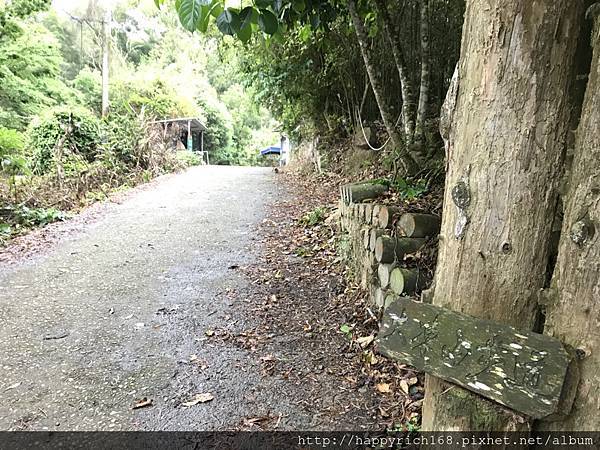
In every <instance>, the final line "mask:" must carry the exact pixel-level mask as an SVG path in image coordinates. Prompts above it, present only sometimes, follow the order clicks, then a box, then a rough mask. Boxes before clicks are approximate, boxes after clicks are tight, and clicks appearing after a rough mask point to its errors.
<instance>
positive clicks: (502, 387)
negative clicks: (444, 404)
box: [377, 298, 572, 418]
mask: <svg viewBox="0 0 600 450" xmlns="http://www.w3.org/2000/svg"><path fill="white" fill-rule="evenodd" d="M377 343H378V349H379V352H380V353H382V354H384V355H386V356H388V357H390V358H394V359H397V360H399V361H401V362H404V363H406V364H410V365H411V366H414V367H416V368H417V369H419V370H423V371H425V372H427V373H430V374H432V375H434V376H436V377H438V378H442V379H444V380H446V381H450V382H453V383H456V384H458V385H460V386H462V387H464V388H466V389H469V390H471V391H474V392H477V393H478V394H480V395H482V396H483V397H486V398H489V399H492V400H494V401H496V402H498V403H501V404H503V405H505V406H507V407H509V408H511V409H514V410H516V411H519V412H521V413H524V414H527V415H530V416H532V417H534V418H543V417H547V416H549V415H552V414H554V413H556V412H557V409H558V407H559V400H560V396H561V391H562V388H563V384H564V382H565V378H566V374H567V368H568V366H569V363H570V361H571V360H572V357H571V356H570V354H569V353H568V352H567V350H566V349H565V348H564V346H563V345H562V344H561V342H560V341H558V340H556V339H554V338H551V337H549V336H545V335H542V334H537V333H522V332H519V331H517V330H516V329H514V328H512V327H509V326H506V325H501V324H498V323H494V322H490V321H487V320H480V319H475V318H473V317H470V316H467V315H464V314H459V313H456V312H453V311H450V310H447V309H444V308H440V307H438V306H434V305H430V304H426V303H417V302H414V301H412V300H409V299H407V298H400V299H398V300H397V301H395V302H394V303H392V304H391V305H390V306H389V307H388V309H387V310H386V311H385V314H384V319H383V325H382V328H381V330H380V336H379V337H378V339H377Z"/></svg>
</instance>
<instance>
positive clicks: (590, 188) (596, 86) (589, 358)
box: [537, 4, 600, 431]
mask: <svg viewBox="0 0 600 450" xmlns="http://www.w3.org/2000/svg"><path fill="white" fill-rule="evenodd" d="M598 9H600V4H596V6H595V7H594V9H590V13H592V14H591V15H596V14H597V13H596V14H593V13H594V12H595V11H597V10H598ZM592 47H593V49H594V53H593V57H592V65H591V69H590V76H589V81H588V85H587V89H586V96H585V99H584V104H583V110H582V114H581V120H580V122H579V127H578V130H577V135H576V140H575V150H574V159H573V165H572V169H571V174H570V179H569V184H568V185H569V190H568V192H567V194H566V196H565V215H564V221H563V228H562V232H561V240H560V244H559V254H558V259H557V263H556V267H555V270H554V277H553V282H552V289H551V292H550V295H549V296H548V299H549V300H550V303H549V304H548V305H547V319H546V324H545V330H544V332H545V333H547V334H550V335H553V336H555V337H558V338H559V339H560V340H562V341H563V342H565V343H567V344H569V345H571V346H573V347H574V348H576V349H579V352H578V353H579V354H580V356H581V357H582V360H581V361H580V364H579V371H580V377H581V380H580V383H579V388H578V392H577V396H576V398H575V405H574V408H573V411H572V413H571V414H570V415H569V417H568V418H567V419H566V420H564V421H561V422H541V423H538V424H537V428H538V429H541V430H543V429H546V430H548V429H549V430H557V431H559V430H564V431H567V430H580V431H597V430H599V429H600V411H599V409H600V403H599V400H598V399H599V398H600V329H599V327H598V325H599V324H600V129H599V128H598V124H599V123H600V19H599V18H598V16H597V15H596V17H595V27H594V31H593V34H592Z"/></svg>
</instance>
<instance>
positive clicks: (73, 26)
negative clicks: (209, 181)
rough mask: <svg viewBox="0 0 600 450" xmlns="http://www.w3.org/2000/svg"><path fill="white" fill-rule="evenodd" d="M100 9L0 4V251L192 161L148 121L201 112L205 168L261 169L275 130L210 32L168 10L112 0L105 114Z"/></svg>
mask: <svg viewBox="0 0 600 450" xmlns="http://www.w3.org/2000/svg"><path fill="white" fill-rule="evenodd" d="M104 13H105V11H104V9H103V2H95V1H90V2H88V1H83V0H82V1H80V2H61V1H58V2H54V3H53V4H52V5H51V4H50V2H49V1H42V0H15V1H13V2H10V3H8V4H7V5H6V6H4V7H1V15H2V22H1V25H0V67H1V69H0V161H1V166H0V244H1V243H3V242H6V241H7V240H8V239H9V238H10V237H12V236H14V235H17V234H20V233H22V232H24V231H26V230H27V229H29V228H31V227H34V226H40V225H44V224H46V223H49V222H52V221H56V220H61V219H63V218H65V217H67V213H68V212H69V211H73V210H78V209H80V208H81V207H83V206H85V205H87V204H89V203H91V202H94V201H97V200H101V199H104V198H106V197H107V196H108V195H109V194H110V193H111V192H112V191H114V190H119V189H125V188H127V187H130V186H134V185H136V184H139V183H143V182H148V181H150V180H151V179H152V178H154V177H156V176H159V175H161V174H165V173H168V172H173V171H177V170H180V169H182V168H185V167H187V166H190V165H195V164H200V163H201V162H202V160H201V158H200V157H199V156H197V155H194V154H191V153H190V152H188V151H186V150H180V151H174V150H173V149H172V148H171V146H168V145H165V140H164V137H163V136H161V133H160V130H159V129H157V127H152V126H151V123H152V122H153V121H155V120H161V119H165V118H175V117H198V118H200V120H201V121H202V122H203V123H204V124H206V126H207V127H208V131H207V132H206V133H205V141H204V144H205V149H206V150H208V151H209V152H210V162H211V163H212V164H239V165H245V164H260V163H262V161H261V160H260V159H259V157H258V154H259V150H260V149H261V148H263V147H266V146H268V145H272V144H273V143H275V142H277V141H278V139H279V135H278V134H276V133H275V131H274V130H275V128H276V127H277V123H276V122H275V121H274V120H273V119H272V117H271V115H270V113H269V112H268V111H267V109H266V108H265V107H264V106H263V104H262V103H261V102H257V101H254V95H255V91H254V90H253V88H252V87H250V86H249V85H247V84H246V83H245V82H244V80H245V78H244V76H243V74H242V71H241V69H240V64H242V61H240V60H239V58H238V57H237V56H236V52H235V51H233V49H227V47H226V45H224V44H221V43H220V41H219V40H217V39H215V37H214V36H211V35H206V36H202V37H199V36H198V35H195V36H191V35H186V34H184V33H183V30H182V29H181V27H180V25H179V21H178V19H177V15H176V13H175V12H174V11H172V10H171V11H170V10H163V11H159V10H157V9H156V6H155V5H154V2H152V1H131V2H130V1H122V2H116V6H115V9H114V10H113V12H112V33H111V36H110V49H111V50H110V52H111V53H110V75H111V76H110V110H109V113H108V114H107V115H106V116H105V117H102V76H101V69H102V48H103V27H102V20H103V18H104Z"/></svg>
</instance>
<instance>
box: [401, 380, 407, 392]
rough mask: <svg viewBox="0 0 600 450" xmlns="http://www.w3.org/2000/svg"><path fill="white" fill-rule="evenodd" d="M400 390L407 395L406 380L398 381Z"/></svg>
mask: <svg viewBox="0 0 600 450" xmlns="http://www.w3.org/2000/svg"><path fill="white" fill-rule="evenodd" d="M400 388H401V389H402V391H403V392H404V393H405V394H406V395H408V382H407V381H406V380H400Z"/></svg>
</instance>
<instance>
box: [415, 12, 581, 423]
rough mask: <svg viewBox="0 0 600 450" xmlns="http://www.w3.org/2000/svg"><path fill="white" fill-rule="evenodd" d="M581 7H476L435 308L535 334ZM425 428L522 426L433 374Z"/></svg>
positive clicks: (462, 66)
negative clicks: (567, 93)
mask: <svg viewBox="0 0 600 450" xmlns="http://www.w3.org/2000/svg"><path fill="white" fill-rule="evenodd" d="M582 9H583V5H582V2H581V1H575V2H574V1H572V0H555V1H547V0H531V1H519V0H469V1H468V2H467V10H466V15H465V24H464V31H463V41H462V48H461V60H460V63H459V79H460V88H459V93H458V98H457V106H456V111H455V113H454V121H453V124H452V127H451V131H450V136H449V142H448V159H449V161H448V163H449V164H448V165H449V168H448V174H447V178H446V192H445V199H444V214H443V224H442V232H441V237H440V252H439V260H438V269H437V273H436V281H435V291H434V298H433V303H434V304H436V305H439V306H442V307H446V308H449V309H452V310H455V311H458V312H462V313H466V314H469V315H472V316H474V317H479V318H483V319H489V320H493V321H496V322H500V323H504V324H508V325H512V326H515V327H516V328H519V329H523V330H531V329H533V326H534V323H535V322H536V316H537V308H538V306H537V294H538V292H539V291H540V290H541V289H542V288H544V284H545V280H546V269H547V262H548V261H547V260H548V253H549V252H548V242H549V240H550V233H551V227H552V220H553V218H554V215H555V209H556V204H557V196H558V183H559V180H560V176H561V170H562V165H563V153H564V149H565V142H566V138H567V134H568V124H569V113H570V106H571V105H570V103H569V101H568V100H567V99H566V95H565V93H566V92H568V91H569V86H570V83H571V81H572V78H573V77H572V76H571V67H572V63H573V58H574V54H575V48H576V44H577V36H578V31H579V29H580V26H581V23H582V18H583V14H582ZM426 387H427V393H426V399H425V405H424V415H423V428H424V429H425V430H485V431H489V430H510V429H521V428H523V427H527V424H526V423H524V422H526V420H525V419H524V418H521V417H518V416H517V415H516V414H515V413H514V412H511V411H508V410H505V409H503V408H501V407H499V406H498V405H496V404H493V403H491V402H488V401H485V400H483V399H482V398H480V397H479V396H477V395H474V394H471V393H469V392H467V391H465V390H463V389H461V388H458V387H456V386H454V387H451V386H449V385H447V384H445V383H442V382H441V381H439V380H438V379H435V378H433V377H427V384H426Z"/></svg>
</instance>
